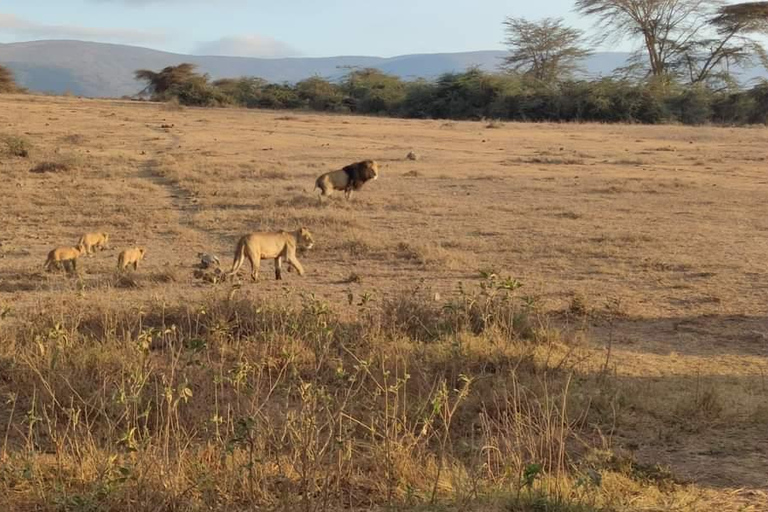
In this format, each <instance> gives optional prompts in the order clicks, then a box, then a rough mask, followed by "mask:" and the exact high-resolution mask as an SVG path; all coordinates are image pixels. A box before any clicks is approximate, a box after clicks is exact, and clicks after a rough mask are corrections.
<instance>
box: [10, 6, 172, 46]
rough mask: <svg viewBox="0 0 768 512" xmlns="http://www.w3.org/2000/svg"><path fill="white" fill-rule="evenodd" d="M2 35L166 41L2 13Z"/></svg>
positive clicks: (146, 32)
mask: <svg viewBox="0 0 768 512" xmlns="http://www.w3.org/2000/svg"><path fill="white" fill-rule="evenodd" d="M0 33H8V34H13V35H14V36H17V37H24V38H32V39H93V40H98V41H112V42H121V43H155V42H161V41H165V40H166V35H165V34H163V33H161V32H155V31H149V30H135V29H124V28H95V27H83V26H80V25H48V24H45V23H36V22H34V21H29V20H25V19H23V18H19V17H18V16H15V15H13V14H3V13H0Z"/></svg>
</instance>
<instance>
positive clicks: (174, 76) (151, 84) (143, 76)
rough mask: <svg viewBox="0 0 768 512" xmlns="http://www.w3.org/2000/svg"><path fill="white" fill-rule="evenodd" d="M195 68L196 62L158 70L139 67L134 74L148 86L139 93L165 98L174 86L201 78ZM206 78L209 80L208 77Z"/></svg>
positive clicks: (154, 97)
mask: <svg viewBox="0 0 768 512" xmlns="http://www.w3.org/2000/svg"><path fill="white" fill-rule="evenodd" d="M195 68H196V66H195V65H194V64H189V63H186V62H184V63H182V64H179V65H178V66H167V67H165V68H163V69H162V70H160V71H157V72H155V71H151V70H149V69H138V70H136V71H135V72H134V73H133V75H134V77H135V78H136V80H141V81H143V82H146V83H147V86H146V87H145V88H144V89H142V90H141V92H139V95H148V96H151V97H152V98H153V99H164V96H165V95H166V93H168V92H169V91H170V90H171V89H173V88H174V87H179V86H182V85H183V84H185V83H187V82H190V81H192V80H195V79H199V78H201V76H200V75H199V74H197V73H196V72H195ZM205 78H206V80H207V77H205Z"/></svg>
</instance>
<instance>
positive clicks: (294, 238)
mask: <svg viewBox="0 0 768 512" xmlns="http://www.w3.org/2000/svg"><path fill="white" fill-rule="evenodd" d="M313 245H315V240H314V239H313V238H312V233H310V232H309V230H308V229H307V228H304V227H302V228H300V229H298V230H297V231H277V232H260V233H251V234H249V235H244V236H243V237H241V238H240V240H238V242H237V247H236V248H235V259H234V261H233V262H232V270H231V271H230V272H229V276H230V277H233V276H234V275H235V274H237V272H238V271H239V270H240V267H242V266H243V263H244V262H245V259H246V258H248V261H249V262H250V263H251V279H253V280H254V281H256V280H257V279H258V277H259V265H260V264H261V259H262V258H266V259H274V260H275V279H277V280H280V279H282V278H283V276H282V272H281V267H282V260H283V258H285V260H286V261H287V262H288V264H289V265H291V266H292V267H293V268H295V269H296V271H297V272H298V273H299V275H300V276H303V275H304V267H302V266H301V263H299V260H298V259H296V249H297V248H299V247H301V248H304V249H311V248H312V246H313Z"/></svg>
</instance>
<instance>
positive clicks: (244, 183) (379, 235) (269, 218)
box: [0, 95, 768, 510]
mask: <svg viewBox="0 0 768 512" xmlns="http://www.w3.org/2000/svg"><path fill="white" fill-rule="evenodd" d="M2 136H14V137H17V136H18V137H23V138H24V139H26V140H27V141H28V143H29V145H30V155H29V156H28V157H27V158H20V157H11V156H9V155H7V154H5V155H2V156H1V157H0V158H2V159H1V160H0V166H1V167H0V176H1V177H2V180H0V191H1V192H0V196H1V197H2V198H3V199H2V202H3V204H2V207H0V225H1V226H2V230H1V231H0V243H2V245H1V246H0V308H2V311H3V319H2V320H0V329H2V330H5V331H6V335H5V337H3V336H0V339H5V340H6V341H7V340H8V337H9V336H10V334H9V333H13V335H14V336H17V337H23V333H25V332H31V331H32V330H33V328H32V327H30V326H31V325H33V324H34V322H35V319H37V318H40V317H41V316H43V315H44V314H45V311H47V310H49V311H56V312H58V313H57V314H60V315H61V317H62V319H65V318H66V317H67V316H68V315H69V313H68V312H69V311H77V312H78V313H77V314H79V315H83V314H85V313H87V311H88V309H89V308H90V307H93V308H96V309H98V308H117V307H126V308H137V309H138V308H151V307H153V306H152V305H153V304H154V305H156V304H161V303H163V304H165V303H167V304H178V303H181V302H187V303H191V304H192V303H198V302H202V301H205V300H206V298H208V297H210V296H211V295H212V294H217V293H220V294H223V295H224V296H226V295H227V294H228V293H230V290H231V289H232V285H231V284H229V283H220V284H215V285H214V284H210V283H206V282H203V281H201V280H199V279H195V278H194V277H193V275H192V272H193V270H194V265H195V264H196V262H197V260H196V254H197V252H199V251H206V252H213V253H216V254H218V255H219V257H220V258H221V260H222V263H223V265H224V266H225V267H228V266H229V265H230V264H231V257H232V255H231V253H232V250H233V248H234V244H235V242H236V240H237V238H238V237H239V236H240V235H242V234H244V233H247V232H251V231H257V230H266V229H291V230H292V229H296V228H297V227H298V226H300V225H304V226H306V227H308V228H309V229H310V230H311V231H312V232H313V233H314V235H315V239H316V246H315V248H314V249H312V250H311V251H308V252H307V253H305V254H301V255H300V256H299V258H300V260H301V261H302V263H303V264H304V267H305V269H306V270H307V275H306V276H305V277H304V278H303V279H302V278H299V277H298V276H297V275H296V274H295V273H287V274H285V275H284V280H283V281H282V282H275V281H274V279H273V277H272V276H273V274H272V266H271V262H263V263H262V269H261V280H260V281H259V282H258V283H250V282H248V281H247V280H246V277H247V275H246V272H243V271H241V275H240V279H241V280H242V283H241V284H242V286H241V287H240V288H239V289H237V291H236V292H232V293H234V294H236V295H237V296H238V297H240V298H243V299H248V300H254V301H260V300H261V301H263V300H271V299H272V298H273V297H274V298H279V299H281V300H282V299H286V300H288V301H291V300H293V299H296V297H298V292H305V293H313V294H315V297H317V298H318V299H319V300H322V301H324V302H325V303H328V304H330V305H332V307H333V308H335V309H336V310H338V311H339V312H340V314H341V315H342V316H347V317H354V315H355V314H356V312H357V309H356V307H355V306H354V304H355V303H357V302H358V301H359V300H360V298H361V297H364V298H368V297H372V298H373V299H374V302H382V301H385V300H387V298H388V297H397V296H399V295H400V296H402V294H403V293H405V294H408V293H409V290H412V289H413V288H414V286H415V285H417V284H418V283H420V282H421V281H422V280H423V285H422V288H423V289H428V290H429V297H433V296H434V295H435V294H439V297H440V298H439V300H440V301H442V300H450V299H451V298H452V297H456V296H457V294H458V293H459V292H458V286H459V283H462V284H463V286H464V287H465V288H470V287H474V286H475V284H476V283H477V282H478V280H479V276H480V271H481V270H488V269H492V270H494V271H496V272H497V273H499V274H501V275H504V276H513V277H514V278H516V279H518V280H519V281H520V282H521V283H523V287H522V288H520V290H518V292H517V293H520V294H523V295H525V296H528V297H533V298H535V302H536V308H537V311H538V312H539V314H542V315H546V317H547V318H548V322H551V324H552V325H556V326H557V327H558V329H561V330H562V332H563V333H569V334H568V336H571V337H572V338H574V339H575V338H576V337H579V338H583V339H586V340H587V341H585V342H584V343H583V344H581V345H579V348H578V364H576V363H574V366H573V368H574V371H575V372H576V375H579V376H582V377H583V378H584V379H588V378H589V376H590V375H597V374H598V373H601V371H602V374H603V375H608V378H609V379H610V380H611V389H612V390H615V391H616V394H615V395H614V399H615V400H613V399H612V400H613V401H611V402H610V404H609V405H606V407H608V409H609V411H608V412H607V413H606V414H608V415H609V416H610V415H611V414H613V416H614V422H613V425H612V427H611V429H609V430H610V432H605V436H604V438H603V439H602V440H601V441H600V442H599V443H597V444H600V443H602V445H603V446H606V444H608V445H610V446H608V448H610V449H612V450H614V449H615V450H623V451H624V452H627V453H630V454H631V455H632V457H634V458H635V459H636V460H637V461H638V462H639V463H642V464H647V465H653V464H661V465H665V466H669V467H670V468H671V472H672V475H674V481H675V483H674V484H670V485H672V487H673V488H674V489H676V490H674V491H670V490H669V489H666V490H665V489H661V487H658V488H655V489H656V490H655V491H654V492H655V493H656V494H654V495H653V496H654V497H653V498H652V499H651V498H649V497H648V496H649V495H646V498H645V499H647V500H648V501H647V502H646V501H643V498H640V497H638V498H637V500H636V501H635V502H634V505H633V504H632V503H633V502H632V500H629V499H628V500H626V501H624V502H623V505H622V507H624V508H618V509H622V510H623V509H635V508H632V507H633V506H634V507H636V509H637V510H710V509H714V508H717V509H719V510H768V498H766V496H767V494H766V493H768V381H767V380H766V379H767V378H768V377H767V376H766V375H767V374H768V215H767V214H768V209H767V208H768V151H767V150H766V148H767V147H768V144H767V143H768V131H766V129H765V128H764V127H760V128H717V127H700V128H693V127H681V126H658V127H657V126H626V125H556V124H512V123H508V124H504V125H498V124H490V125H489V124H488V123H485V122H446V121H416V120H392V119H378V118H369V117H351V116H323V115H315V114H309V113H286V112H269V111H244V110H235V109H191V108H188V109H183V110H174V109H171V108H168V107H165V106H162V105H157V104H149V103H136V102H122V101H96V100H84V99H77V98H60V97H55V98H54V97H39V96H26V95H24V96H14V95H9V96H0V137H2ZM2 151H3V148H2V143H1V142H0V154H2ZM409 151H413V152H414V153H416V154H417V155H418V159H417V160H415V161H413V160H408V159H406V158H405V157H406V154H407V153H408V152H409ZM363 158H373V159H376V160H377V161H379V162H380V164H381V176H380V179H379V180H377V181H375V182H371V183H369V184H367V185H366V187H365V188H364V189H363V190H362V191H361V192H360V193H357V194H355V195H353V198H352V200H351V201H349V202H346V201H344V199H343V197H342V195H341V194H339V195H338V196H335V197H332V198H331V199H330V200H327V201H325V202H324V203H323V204H318V201H317V197H316V195H315V193H313V192H312V187H313V184H314V179H315V177H316V176H317V175H318V174H320V173H322V172H325V171H327V170H332V169H336V168H339V167H341V166H342V165H345V164H347V163H350V162H353V161H357V160H360V159H363ZM43 162H54V163H61V164H63V165H64V167H63V168H60V169H53V172H30V170H31V169H32V168H34V167H35V166H37V165H38V164H40V163H43ZM43 170H44V169H43ZM86 231H106V232H108V233H110V245H111V249H110V250H108V251H105V252H99V253H97V254H96V255H95V256H94V257H92V258H86V257H84V258H81V260H80V261H79V269H80V275H79V277H69V276H66V275H64V274H55V273H46V272H43V271H42V264H43V262H44V261H45V257H46V254H47V252H48V250H49V249H51V248H52V247H54V246H57V245H68V244H74V243H75V242H76V240H77V238H78V237H79V235H81V234H82V233H84V232H86ZM133 245H139V246H143V247H146V248H147V257H146V259H145V261H144V263H143V266H142V267H140V269H139V271H138V272H137V273H136V274H135V275H133V274H129V276H128V277H120V276H117V275H116V271H115V267H116V259H117V252H118V251H119V250H120V249H122V248H126V247H129V246H133ZM350 294H351V296H352V304H353V305H350ZM296 300H298V299H296ZM62 321H64V320H62ZM25 329H26V331H25ZM564 336H565V334H564ZM14 350H16V348H15V349H14ZM560 350H562V351H566V352H569V349H568V346H567V344H566V346H564V347H563V348H561V349H560ZM0 353H2V354H3V356H2V357H3V358H4V360H5V362H4V363H3V366H1V367H0V372H2V371H8V372H11V371H14V370H13V369H14V368H16V366H14V365H16V364H21V363H19V362H18V361H17V362H14V363H12V362H11V361H14V357H15V356H14V353H12V352H11V350H10V349H9V348H7V347H6V348H4V349H0ZM569 353H570V354H571V355H572V352H569ZM606 370H607V371H606ZM41 378H42V377H41ZM16 385H17V381H15V380H14V378H8V377H7V378H5V379H4V378H3V375H0V392H2V394H3V396H7V395H9V393H11V394H12V393H16V394H22V395H23V394H24V391H23V390H19V389H16V388H15V387H14V386H16ZM40 389H41V391H40V392H41V393H43V391H42V389H43V387H42V386H41V388H40ZM10 403H11V402H10V401H9V402H7V403H6V405H5V406H2V407H0V426H2V428H3V429H4V430H6V425H16V424H15V423H14V422H15V421H18V425H17V426H14V427H13V428H11V427H8V428H7V432H9V434H6V439H10V440H6V448H7V451H6V449H4V457H5V456H8V452H14V451H17V452H20V451H22V446H23V445H24V442H25V439H27V440H28V438H25V436H24V434H25V433H26V432H27V430H26V429H27V426H25V425H26V424H24V423H23V422H22V420H21V419H20V418H21V416H20V415H21V413H20V412H19V411H22V410H25V407H28V406H29V404H25V406H24V407H22V406H21V405H19V408H18V409H17V410H16V419H15V420H14V418H12V413H11V406H10V405H8V404H10ZM595 403H596V401H595ZM606 403H608V402H606ZM594 407H597V405H595V406H594ZM611 408H613V413H611V412H610V409H611ZM30 428H31V427H30ZM0 479H1V478H0ZM649 480H652V478H650V477H649ZM646 483H647V482H646ZM643 485H646V484H643ZM647 485H651V486H652V484H647ZM662 487H663V486H662ZM659 489H661V490H659ZM15 492H18V493H20V494H19V495H22V494H24V492H23V491H21V490H19V488H18V487H17V488H15ZM617 492H618V491H617ZM622 492H625V494H627V495H629V494H633V493H634V494H636V495H637V496H641V495H643V491H639V490H636V489H634V488H633V489H629V488H627V489H625V490H624V491H622ZM680 493H684V495H685V496H686V498H685V499H682V498H680V496H681V494H680ZM25 499H26V498H25ZM0 501H2V498H0ZM33 502H34V500H31V501H26V502H25V501H24V500H21V501H19V503H22V504H23V503H27V505H28V506H30V507H31V505H29V503H33ZM68 503H69V502H68ZM350 503H351V501H350ZM355 504H356V506H361V505H360V501H357V502H355ZM374 504H376V503H374ZM379 504H380V503H379ZM70 505H71V503H70ZM68 506H69V505H68ZM60 509H67V510H70V509H72V510H74V509H75V508H72V507H70V508H66V507H65V506H60ZM169 509H170V508H169ZM563 510H565V509H563ZM574 510H575V509H574Z"/></svg>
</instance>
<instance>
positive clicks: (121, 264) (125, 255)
mask: <svg viewBox="0 0 768 512" xmlns="http://www.w3.org/2000/svg"><path fill="white" fill-rule="evenodd" d="M146 252H147V251H146V249H144V248H143V247H134V248H133V249H126V250H124V251H123V252H121V253H120V254H118V255H117V269H118V270H125V269H126V268H128V267H130V266H131V265H133V270H138V269H139V262H140V261H141V260H143V259H144V255H145V254H146Z"/></svg>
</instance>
